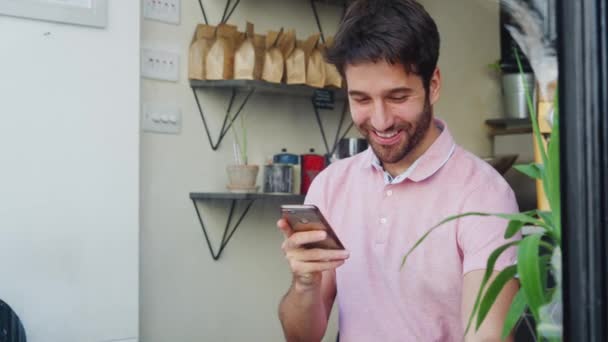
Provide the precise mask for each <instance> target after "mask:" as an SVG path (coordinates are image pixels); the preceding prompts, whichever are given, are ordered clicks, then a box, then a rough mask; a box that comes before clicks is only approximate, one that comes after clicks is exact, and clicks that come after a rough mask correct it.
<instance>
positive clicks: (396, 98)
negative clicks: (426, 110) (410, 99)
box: [388, 96, 407, 102]
mask: <svg viewBox="0 0 608 342" xmlns="http://www.w3.org/2000/svg"><path fill="white" fill-rule="evenodd" d="M388 99H389V100H391V101H393V102H404V101H405V100H407V96H392V97H389V98H388Z"/></svg>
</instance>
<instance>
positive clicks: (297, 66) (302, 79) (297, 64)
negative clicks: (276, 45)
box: [285, 40, 306, 84]
mask: <svg viewBox="0 0 608 342" xmlns="http://www.w3.org/2000/svg"><path fill="white" fill-rule="evenodd" d="M285 71H286V74H287V77H286V78H287V84H305V83H306V52H304V42H302V41H300V40H298V41H296V48H295V49H294V50H293V51H292V52H291V54H290V55H289V57H287V59H286V60H285Z"/></svg>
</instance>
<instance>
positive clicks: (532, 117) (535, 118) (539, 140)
mask: <svg viewBox="0 0 608 342" xmlns="http://www.w3.org/2000/svg"><path fill="white" fill-rule="evenodd" d="M513 51H514V52H515V60H516V61H517V67H518V69H519V73H520V75H521V77H522V80H521V82H522V84H523V86H524V92H525V94H526V102H527V104H528V110H529V111H530V120H531V121H532V130H533V132H534V138H535V139H536V143H537V144H538V149H539V150H540V155H541V157H542V161H543V165H547V151H545V146H544V145H543V144H542V138H541V135H540V128H539V127H538V115H537V112H536V106H535V104H534V101H532V95H531V93H530V89H528V84H527V83H526V82H525V81H524V80H523V74H524V68H523V65H522V64H521V59H520V58H519V51H517V49H516V48H513Z"/></svg>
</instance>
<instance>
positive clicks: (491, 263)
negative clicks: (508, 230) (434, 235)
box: [465, 240, 521, 335]
mask: <svg viewBox="0 0 608 342" xmlns="http://www.w3.org/2000/svg"><path fill="white" fill-rule="evenodd" d="M520 242H521V240H517V241H511V242H509V243H506V244H504V245H502V246H500V247H498V248H496V249H495V250H494V251H493V252H492V254H490V256H489V257H488V262H487V263H486V273H485V274H484V275H483V279H482V281H481V285H480V286H479V290H478V291H477V297H476V298H475V304H474V305H473V311H472V312H471V315H470V316H469V321H468V322H467V327H466V329H465V335H466V334H467V333H468V331H469V328H470V327H471V322H473V317H475V314H476V313H477V310H478V309H479V303H480V301H481V296H482V295H483V292H484V289H485V288H486V285H487V284H488V281H489V280H490V277H491V276H492V273H493V272H494V265H496V260H498V257H500V255H501V254H502V253H503V252H504V251H506V250H507V249H508V248H509V247H513V246H517V245H518V244H519V243H520Z"/></svg>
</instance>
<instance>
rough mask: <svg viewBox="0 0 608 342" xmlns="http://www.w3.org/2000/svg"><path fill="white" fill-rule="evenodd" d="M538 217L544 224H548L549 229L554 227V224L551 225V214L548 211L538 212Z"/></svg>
mask: <svg viewBox="0 0 608 342" xmlns="http://www.w3.org/2000/svg"><path fill="white" fill-rule="evenodd" d="M538 216H539V217H540V218H541V219H542V220H543V221H545V223H546V224H548V225H549V226H551V227H555V225H554V223H553V216H552V213H551V212H550V211H541V210H539V211H538Z"/></svg>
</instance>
